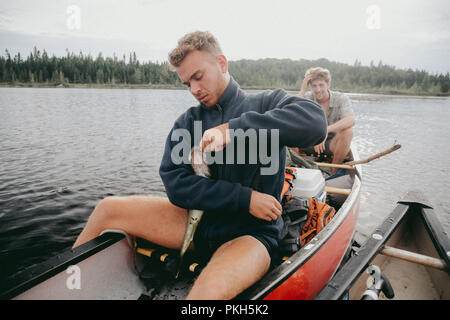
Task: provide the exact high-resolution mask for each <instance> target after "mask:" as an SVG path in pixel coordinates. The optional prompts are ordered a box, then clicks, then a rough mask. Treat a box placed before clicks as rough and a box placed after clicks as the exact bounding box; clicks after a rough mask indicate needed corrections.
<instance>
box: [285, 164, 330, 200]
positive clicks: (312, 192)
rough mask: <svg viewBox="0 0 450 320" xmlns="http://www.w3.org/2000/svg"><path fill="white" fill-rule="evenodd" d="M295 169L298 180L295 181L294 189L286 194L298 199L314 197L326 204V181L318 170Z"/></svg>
mask: <svg viewBox="0 0 450 320" xmlns="http://www.w3.org/2000/svg"><path fill="white" fill-rule="evenodd" d="M293 169H295V172H296V176H297V178H296V179H294V182H293V186H292V189H291V190H289V191H288V192H286V194H288V195H291V196H296V197H306V198H308V197H313V198H316V199H317V200H319V201H322V202H325V200H326V197H327V194H326V191H325V179H324V177H323V176H322V172H321V171H320V170H318V169H305V168H293Z"/></svg>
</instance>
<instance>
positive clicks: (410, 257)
mask: <svg viewBox="0 0 450 320" xmlns="http://www.w3.org/2000/svg"><path fill="white" fill-rule="evenodd" d="M380 253H381V254H382V255H385V256H389V257H394V258H397V259H401V260H405V261H409V262H414V263H418V264H421V265H423V266H426V267H431V268H435V269H438V270H446V268H445V262H444V260H441V259H438V258H433V257H429V256H425V255H423V254H418V253H415V252H411V251H406V250H402V249H398V248H393V247H389V246H384V248H383V249H382V250H381V251H380Z"/></svg>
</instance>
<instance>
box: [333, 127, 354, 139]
mask: <svg viewBox="0 0 450 320" xmlns="http://www.w3.org/2000/svg"><path fill="white" fill-rule="evenodd" d="M352 138H353V128H352V127H350V128H346V129H344V130H341V131H339V132H338V133H337V134H336V139H337V140H343V141H351V140H352Z"/></svg>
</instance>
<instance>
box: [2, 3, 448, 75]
mask: <svg viewBox="0 0 450 320" xmlns="http://www.w3.org/2000/svg"><path fill="white" fill-rule="evenodd" d="M373 4H375V5H376V6H378V7H379V9H380V29H377V30H370V29H368V27H367V19H368V18H369V17H368V12H367V8H368V7H369V5H373ZM70 5H76V6H78V7H79V8H80V12H79V14H80V27H79V28H68V19H70V13H68V12H67V7H68V6H70ZM448 7H449V6H448V5H447V3H446V2H445V1H438V0H434V1H427V2H425V1H418V0H410V1H405V0H397V1H386V0H378V1H372V0H370V1H369V0H347V1H346V2H345V3H343V2H338V1H325V0H323V1H320V2H312V1H300V0H285V1H282V0H280V1H271V0H259V1H251V0H246V1H242V0H228V1H227V2H223V1H214V0H191V1H175V0H164V1H163V0H128V1H121V0H98V1H89V0H68V1H58V0H41V1H39V2H38V1H25V0H15V1H8V2H4V3H2V4H0V28H1V29H2V30H4V31H5V32H6V31H7V32H12V33H15V34H20V35H22V36H26V35H29V36H34V37H36V38H34V41H37V39H39V41H42V43H47V44H49V43H50V42H51V43H52V44H51V45H52V46H53V47H54V48H55V50H56V49H57V48H58V46H61V48H60V50H61V51H62V50H64V49H65V47H70V48H73V49H72V50H73V51H78V50H79V49H82V50H83V51H85V50H88V49H90V50H92V51H96V52H98V51H103V52H104V53H105V54H106V53H107V52H110V51H111V48H114V47H115V49H116V51H120V52H130V51H136V52H137V53H138V56H140V57H141V59H147V60H165V59H166V57H167V52H169V51H170V49H171V48H173V46H175V45H176V41H177V40H178V39H179V38H180V37H181V36H182V35H183V34H184V33H186V32H189V31H194V30H209V31H211V32H213V33H214V34H215V35H216V36H217V37H218V39H219V40H220V42H221V45H222V47H223V49H224V51H225V53H226V54H227V56H228V57H229V58H231V59H242V58H248V59H258V58H265V57H273V58H291V59H300V58H306V59H317V58H320V57H326V58H328V59H331V60H337V61H341V62H346V63H353V62H354V61H355V60H356V59H358V60H360V61H363V63H366V64H368V63H370V61H371V60H374V61H379V60H382V61H383V62H385V63H388V64H393V65H397V66H399V67H405V66H407V67H409V66H412V67H413V68H426V69H429V70H431V71H436V72H437V71H441V72H448V71H449V70H450V66H449V62H447V60H448V59H446V58H444V54H439V52H444V53H445V54H447V56H448V53H449V46H450V41H449V39H450V36H449V31H448V30H450V24H449V21H450V19H449V17H450V13H449V9H448ZM2 14H3V15H2ZM1 17H6V18H5V19H2V18H1ZM43 35H45V37H44V38H45V39H46V40H43V39H44V38H42V39H41V38H39V37H41V36H43ZM51 37H54V38H55V39H54V41H53V42H52V41H50V38H51ZM61 37H64V38H65V39H64V41H60V40H61ZM0 39H1V40H2V41H1V46H4V47H12V46H14V45H15V44H14V42H18V41H19V42H23V40H24V39H23V38H22V40H18V39H17V40H14V39H12V38H11V37H9V38H8V42H6V41H5V40H6V39H3V38H0ZM30 39H32V38H30ZM33 45H34V44H33ZM77 46H82V47H79V48H77ZM87 46H89V47H87ZM30 48H32V45H31V44H30ZM102 48H103V49H102ZM419 49H422V50H419ZM140 52H141V53H140ZM433 59H434V61H433ZM436 59H438V60H436ZM406 61H408V63H405V62H406Z"/></svg>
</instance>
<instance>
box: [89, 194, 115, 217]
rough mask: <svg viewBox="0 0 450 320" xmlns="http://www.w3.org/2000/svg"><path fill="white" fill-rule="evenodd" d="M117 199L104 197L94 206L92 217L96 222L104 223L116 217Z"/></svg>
mask: <svg viewBox="0 0 450 320" xmlns="http://www.w3.org/2000/svg"><path fill="white" fill-rule="evenodd" d="M118 199H119V198H118V197H106V198H104V199H102V200H101V201H100V202H99V203H97V205H96V206H95V209H94V211H93V212H92V216H95V218H96V220H98V221H102V222H106V221H111V220H112V219H114V218H116V216H117V214H116V213H117V205H118V202H119V201H118Z"/></svg>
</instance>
